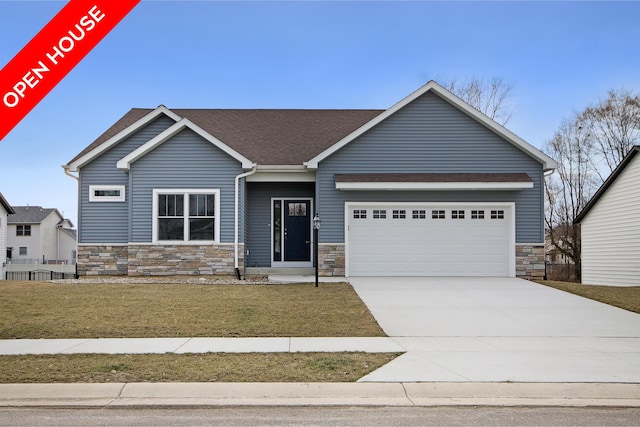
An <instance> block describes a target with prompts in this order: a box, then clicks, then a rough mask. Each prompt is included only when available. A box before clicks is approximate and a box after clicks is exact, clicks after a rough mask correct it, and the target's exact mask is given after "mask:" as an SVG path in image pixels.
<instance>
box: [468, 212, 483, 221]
mask: <svg viewBox="0 0 640 427" xmlns="http://www.w3.org/2000/svg"><path fill="white" fill-rule="evenodd" d="M471 219H484V211H471Z"/></svg>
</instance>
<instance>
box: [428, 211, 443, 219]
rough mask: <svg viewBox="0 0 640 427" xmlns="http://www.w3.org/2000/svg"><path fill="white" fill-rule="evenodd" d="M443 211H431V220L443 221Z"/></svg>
mask: <svg viewBox="0 0 640 427" xmlns="http://www.w3.org/2000/svg"><path fill="white" fill-rule="evenodd" d="M444 218H445V216H444V211H443V210H433V211H431V219H444Z"/></svg>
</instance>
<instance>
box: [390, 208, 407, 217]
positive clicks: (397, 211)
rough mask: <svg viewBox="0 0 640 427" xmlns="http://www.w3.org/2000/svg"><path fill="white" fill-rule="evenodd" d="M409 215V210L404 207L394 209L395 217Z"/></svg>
mask: <svg viewBox="0 0 640 427" xmlns="http://www.w3.org/2000/svg"><path fill="white" fill-rule="evenodd" d="M406 217H407V211H405V210H404V209H402V210H400V209H394V210H393V219H405V218H406Z"/></svg>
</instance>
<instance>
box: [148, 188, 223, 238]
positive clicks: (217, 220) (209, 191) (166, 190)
mask: <svg viewBox="0 0 640 427" xmlns="http://www.w3.org/2000/svg"><path fill="white" fill-rule="evenodd" d="M161 194H184V196H185V197H184V204H185V206H184V212H185V216H184V221H185V224H184V230H185V233H184V239H183V240H158V196H159V195H161ZM190 194H214V195H215V216H214V218H213V221H214V232H213V233H214V236H215V240H189V239H188V236H189V216H188V215H187V214H186V213H187V212H189V195H190ZM152 209H153V223H152V242H153V243H154V244H159V245H206V244H212V243H220V189H218V188H209V189H202V188H197V189H193V188H191V189H185V188H158V189H154V190H153V203H152Z"/></svg>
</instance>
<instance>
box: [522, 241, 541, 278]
mask: <svg viewBox="0 0 640 427" xmlns="http://www.w3.org/2000/svg"><path fill="white" fill-rule="evenodd" d="M516 277H520V278H522V279H529V280H542V279H544V244H543V243H540V244H527V243H516Z"/></svg>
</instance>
